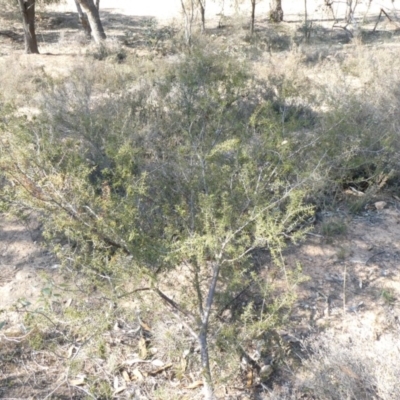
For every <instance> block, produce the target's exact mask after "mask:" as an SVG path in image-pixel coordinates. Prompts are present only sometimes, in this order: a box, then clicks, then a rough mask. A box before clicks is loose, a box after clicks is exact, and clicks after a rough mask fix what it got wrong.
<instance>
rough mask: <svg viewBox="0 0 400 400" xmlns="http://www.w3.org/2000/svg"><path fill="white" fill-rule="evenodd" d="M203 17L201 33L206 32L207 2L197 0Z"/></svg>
mask: <svg viewBox="0 0 400 400" xmlns="http://www.w3.org/2000/svg"><path fill="white" fill-rule="evenodd" d="M197 2H198V5H199V9H200V16H201V33H204V32H205V30H206V0H197Z"/></svg>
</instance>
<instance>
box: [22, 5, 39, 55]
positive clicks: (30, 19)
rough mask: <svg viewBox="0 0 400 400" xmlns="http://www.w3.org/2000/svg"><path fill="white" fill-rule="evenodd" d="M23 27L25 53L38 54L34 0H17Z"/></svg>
mask: <svg viewBox="0 0 400 400" xmlns="http://www.w3.org/2000/svg"><path fill="white" fill-rule="evenodd" d="M18 5H19V8H20V11H21V15H22V23H23V27H24V38H25V52H26V54H39V48H38V44H37V38H36V32H35V5H36V0H18Z"/></svg>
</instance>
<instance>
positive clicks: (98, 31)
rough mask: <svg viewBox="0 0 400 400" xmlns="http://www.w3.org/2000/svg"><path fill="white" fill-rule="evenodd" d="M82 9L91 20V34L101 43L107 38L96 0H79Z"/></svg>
mask: <svg viewBox="0 0 400 400" xmlns="http://www.w3.org/2000/svg"><path fill="white" fill-rule="evenodd" d="M77 2H78V3H79V5H80V7H82V10H83V11H84V12H85V14H86V15H87V19H88V21H89V25H90V30H91V35H92V37H93V39H94V41H95V42H96V43H98V44H99V43H101V42H102V41H103V40H104V39H105V38H106V34H105V33H104V29H103V24H102V23H101V19H100V14H99V9H98V8H97V7H96V4H97V3H96V4H95V3H94V0H77Z"/></svg>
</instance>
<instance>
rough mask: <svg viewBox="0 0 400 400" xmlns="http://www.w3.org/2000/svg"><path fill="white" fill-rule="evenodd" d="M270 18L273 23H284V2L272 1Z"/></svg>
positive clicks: (280, 0)
mask: <svg viewBox="0 0 400 400" xmlns="http://www.w3.org/2000/svg"><path fill="white" fill-rule="evenodd" d="M269 18H270V20H271V21H273V22H281V21H283V10H282V0H271V1H270V11H269Z"/></svg>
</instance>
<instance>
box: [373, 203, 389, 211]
mask: <svg viewBox="0 0 400 400" xmlns="http://www.w3.org/2000/svg"><path fill="white" fill-rule="evenodd" d="M386 205H387V203H386V201H377V202H376V203H375V204H374V206H375V208H376V209H377V210H383V209H384V208H385V207H386Z"/></svg>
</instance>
